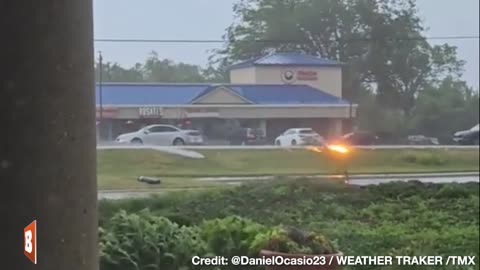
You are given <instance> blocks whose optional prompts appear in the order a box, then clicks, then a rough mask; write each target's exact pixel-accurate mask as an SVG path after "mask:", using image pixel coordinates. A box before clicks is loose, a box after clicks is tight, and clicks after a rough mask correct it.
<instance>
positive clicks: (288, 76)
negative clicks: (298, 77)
mask: <svg viewBox="0 0 480 270" xmlns="http://www.w3.org/2000/svg"><path fill="white" fill-rule="evenodd" d="M282 81H284V82H285V83H293V82H294V81H295V72H293V71H291V70H287V71H285V72H283V73H282Z"/></svg>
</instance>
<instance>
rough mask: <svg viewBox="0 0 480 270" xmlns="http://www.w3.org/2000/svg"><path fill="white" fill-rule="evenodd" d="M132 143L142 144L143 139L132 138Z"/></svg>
mask: <svg viewBox="0 0 480 270" xmlns="http://www.w3.org/2000/svg"><path fill="white" fill-rule="evenodd" d="M130 142H131V143H132V144H135V145H141V144H143V141H142V139H139V138H134V139H132V140H131V141H130Z"/></svg>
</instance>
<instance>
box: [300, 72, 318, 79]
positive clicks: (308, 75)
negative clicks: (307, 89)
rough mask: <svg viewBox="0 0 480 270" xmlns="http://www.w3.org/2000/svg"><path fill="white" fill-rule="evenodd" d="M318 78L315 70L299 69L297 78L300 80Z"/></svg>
mask: <svg viewBox="0 0 480 270" xmlns="http://www.w3.org/2000/svg"><path fill="white" fill-rule="evenodd" d="M317 79H318V76H317V72H316V71H314V70H299V71H297V80H299V81H316V80H317Z"/></svg>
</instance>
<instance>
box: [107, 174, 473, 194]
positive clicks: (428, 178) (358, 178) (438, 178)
mask: <svg viewBox="0 0 480 270" xmlns="http://www.w3.org/2000/svg"><path fill="white" fill-rule="evenodd" d="M302 178H305V176H303V177H302ZM307 178H308V177H307ZM310 178H315V179H322V178H323V179H330V180H332V181H343V182H345V178H343V177H342V176H331V177H325V176H323V177H319V176H310ZM272 179H274V177H272V176H263V177H216V178H198V179H196V180H197V181H212V182H220V183H225V184H234V185H235V184H241V183H245V182H252V181H265V180H272ZM412 180H414V181H420V182H423V183H468V182H477V183H478V182H479V173H478V172H472V173H430V174H384V175H351V176H350V177H349V181H348V184H350V185H357V186H366V185H378V184H382V183H389V182H398V181H403V182H406V181H412ZM182 190H184V189H176V190H174V189H168V190H162V189H158V190H131V191H129V190H110V191H99V192H98V198H99V199H125V198H138V197H148V196H150V195H152V194H162V193H166V192H171V191H182Z"/></svg>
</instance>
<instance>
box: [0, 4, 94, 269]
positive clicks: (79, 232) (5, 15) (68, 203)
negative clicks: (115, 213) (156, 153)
mask: <svg viewBox="0 0 480 270" xmlns="http://www.w3.org/2000/svg"><path fill="white" fill-rule="evenodd" d="M92 21H93V20H92V1H83V0H74V1H63V0H42V1H25V0H15V1H7V0H5V1H1V3H0V29H1V32H0V33H1V35H2V39H1V40H2V42H1V43H0V44H1V45H0V46H1V50H0V61H1V69H2V70H1V72H0V89H1V95H0V107H1V108H2V113H1V120H2V121H1V124H2V128H1V130H2V131H1V133H2V135H1V136H2V137H1V138H2V139H1V144H2V147H1V150H0V174H1V177H0V178H1V185H2V186H1V189H2V199H3V200H6V201H5V202H3V203H2V204H1V206H0V210H1V217H0V218H1V219H2V222H4V224H6V226H5V228H4V229H3V230H2V231H1V234H2V235H1V237H0V242H2V244H1V246H2V249H1V251H0V254H1V255H2V257H3V258H2V267H1V268H2V269H48V270H66V269H68V270H87V269H88V270H92V269H98V255H97V253H98V252H97V214H96V212H97V208H96V205H97V204H96V202H97V190H96V172H95V108H94V90H93V89H94V82H93V80H94V78H93V24H92ZM32 220H37V230H38V231H37V241H38V242H37V244H38V245H37V247H38V255H37V260H38V265H33V264H32V263H31V262H30V261H29V260H28V259H27V258H26V257H25V256H24V254H23V251H22V250H23V246H24V243H23V241H24V239H23V228H24V227H25V226H27V225H28V224H29V223H30V222H31V221H32Z"/></svg>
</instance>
